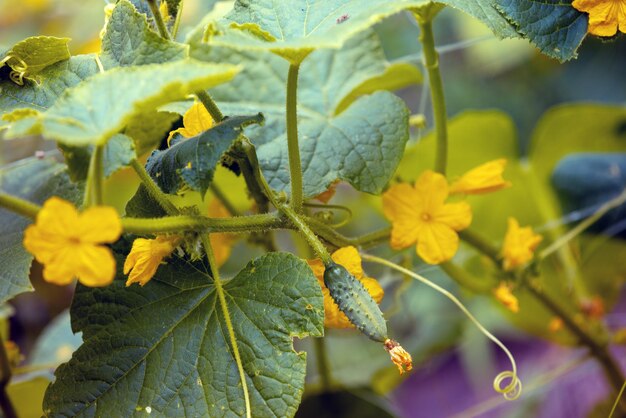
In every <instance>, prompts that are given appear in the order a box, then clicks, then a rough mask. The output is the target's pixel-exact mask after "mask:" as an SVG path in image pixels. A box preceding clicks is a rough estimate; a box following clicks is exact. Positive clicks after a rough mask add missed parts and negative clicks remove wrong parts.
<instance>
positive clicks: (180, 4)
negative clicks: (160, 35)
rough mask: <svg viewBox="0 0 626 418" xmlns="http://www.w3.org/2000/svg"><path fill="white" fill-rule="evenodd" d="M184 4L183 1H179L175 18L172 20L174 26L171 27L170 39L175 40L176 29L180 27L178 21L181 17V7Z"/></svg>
mask: <svg viewBox="0 0 626 418" xmlns="http://www.w3.org/2000/svg"><path fill="white" fill-rule="evenodd" d="M184 4H185V0H180V2H179V3H178V10H176V18H175V19H174V26H173V27H172V34H171V36H172V39H176V36H177V35H178V28H179V26H180V19H181V17H182V16H183V5H184Z"/></svg>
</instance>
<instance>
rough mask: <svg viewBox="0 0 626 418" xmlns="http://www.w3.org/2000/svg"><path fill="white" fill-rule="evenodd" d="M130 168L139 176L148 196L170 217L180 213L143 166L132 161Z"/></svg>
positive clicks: (134, 160)
mask: <svg viewBox="0 0 626 418" xmlns="http://www.w3.org/2000/svg"><path fill="white" fill-rule="evenodd" d="M130 166H131V167H132V168H133V170H135V173H137V175H138V176H139V179H140V180H141V182H142V183H143V185H144V187H145V188H146V190H147V191H148V194H149V195H150V196H151V197H152V198H153V199H154V200H156V201H157V202H158V203H159V205H161V207H162V208H163V209H164V210H165V211H166V212H167V213H169V214H170V215H174V214H177V213H178V208H177V207H176V206H175V205H174V204H173V203H172V202H171V201H170V199H169V198H168V197H167V195H166V194H165V193H163V191H161V189H160V188H159V186H158V185H157V184H156V183H155V182H154V180H152V177H150V175H149V174H148V172H147V171H146V169H145V168H144V166H143V164H141V163H140V162H139V161H137V160H136V159H133V160H131V162H130Z"/></svg>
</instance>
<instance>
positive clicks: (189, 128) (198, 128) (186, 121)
mask: <svg viewBox="0 0 626 418" xmlns="http://www.w3.org/2000/svg"><path fill="white" fill-rule="evenodd" d="M213 125H215V121H214V120H213V118H212V117H211V115H210V114H209V112H208V111H207V110H206V108H205V107H204V105H203V104H202V103H199V102H196V103H194V104H193V105H192V106H191V107H190V108H189V110H187V112H185V114H184V115H183V126H184V128H178V129H176V130H175V131H172V132H170V136H169V138H168V139H167V142H168V143H169V141H170V139H172V137H173V136H174V135H175V134H177V133H179V134H181V135H182V136H184V137H185V138H193V137H194V136H196V135H200V134H201V133H202V132H204V131H206V130H208V129H210V128H211V127H212V126H213Z"/></svg>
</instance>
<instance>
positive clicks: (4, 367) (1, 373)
mask: <svg viewBox="0 0 626 418" xmlns="http://www.w3.org/2000/svg"><path fill="white" fill-rule="evenodd" d="M10 380H11V366H10V364H9V357H8V355H7V352H6V347H5V345H4V339H0V410H2V415H3V416H4V418H17V413H16V412H15V408H13V403H12V402H11V399H10V398H9V395H8V394H7V391H6V387H7V385H8V384H9V381H10Z"/></svg>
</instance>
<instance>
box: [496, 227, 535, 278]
mask: <svg viewBox="0 0 626 418" xmlns="http://www.w3.org/2000/svg"><path fill="white" fill-rule="evenodd" d="M542 239H543V237H542V236H541V235H539V234H535V233H534V232H533V230H532V228H531V227H529V226H527V227H524V228H521V227H520V226H519V222H517V219H515V218H509V220H508V228H507V231H506V235H505V236H504V244H503V246H502V257H503V258H504V269H505V270H507V271H510V270H513V269H515V268H517V267H519V266H522V265H524V264H526V263H528V262H529V261H530V260H532V259H533V256H534V251H535V249H536V248H537V246H538V245H539V243H540V242H541V240H542Z"/></svg>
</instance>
